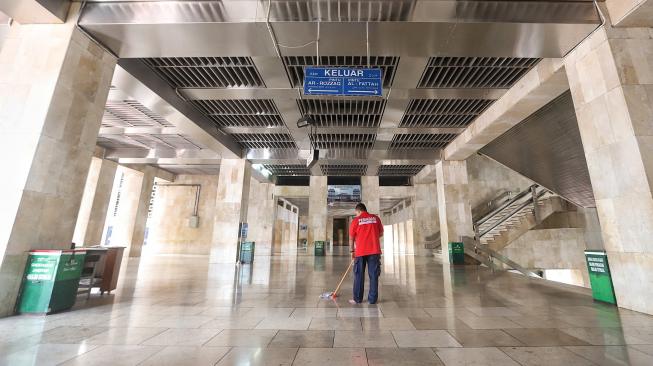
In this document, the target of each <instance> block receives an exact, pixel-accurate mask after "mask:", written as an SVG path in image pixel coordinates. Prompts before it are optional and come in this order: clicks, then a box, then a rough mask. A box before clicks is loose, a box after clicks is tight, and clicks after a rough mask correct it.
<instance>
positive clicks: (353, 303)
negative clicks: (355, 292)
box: [349, 299, 360, 305]
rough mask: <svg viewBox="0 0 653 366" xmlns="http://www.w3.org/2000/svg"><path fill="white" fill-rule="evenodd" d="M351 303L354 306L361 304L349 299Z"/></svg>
mask: <svg viewBox="0 0 653 366" xmlns="http://www.w3.org/2000/svg"><path fill="white" fill-rule="evenodd" d="M349 303H350V304H352V305H358V304H360V302H356V300H354V299H349Z"/></svg>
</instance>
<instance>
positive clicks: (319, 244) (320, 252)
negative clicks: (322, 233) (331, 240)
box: [314, 241, 326, 257]
mask: <svg viewBox="0 0 653 366" xmlns="http://www.w3.org/2000/svg"><path fill="white" fill-rule="evenodd" d="M325 245H326V242H324V241H316V242H315V252H314V254H315V256H320V257H322V256H324V255H325V254H326V253H325V249H324V248H325Z"/></svg>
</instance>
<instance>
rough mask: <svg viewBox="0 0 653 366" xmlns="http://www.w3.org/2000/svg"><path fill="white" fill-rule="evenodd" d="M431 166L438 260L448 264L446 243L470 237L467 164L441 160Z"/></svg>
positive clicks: (470, 213)
mask: <svg viewBox="0 0 653 366" xmlns="http://www.w3.org/2000/svg"><path fill="white" fill-rule="evenodd" d="M435 169H436V176H437V181H436V182H437V189H438V215H439V219H440V241H441V243H442V253H443V255H442V261H443V262H446V263H448V261H449V256H448V255H446V253H447V251H448V248H449V243H450V242H457V241H462V237H463V236H468V237H474V227H473V223H472V209H471V206H470V203H469V188H468V177H467V163H466V162H465V161H450V160H443V161H440V162H438V163H437V164H436V165H435Z"/></svg>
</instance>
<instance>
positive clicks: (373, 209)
mask: <svg viewBox="0 0 653 366" xmlns="http://www.w3.org/2000/svg"><path fill="white" fill-rule="evenodd" d="M361 186H362V187H361V191H362V192H361V194H362V196H363V197H361V198H362V200H363V203H364V204H365V206H367V211H368V212H369V213H373V214H375V215H381V203H380V200H379V198H380V197H379V177H378V176H365V177H361Z"/></svg>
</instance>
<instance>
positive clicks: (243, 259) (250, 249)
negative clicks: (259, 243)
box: [240, 241, 256, 263]
mask: <svg viewBox="0 0 653 366" xmlns="http://www.w3.org/2000/svg"><path fill="white" fill-rule="evenodd" d="M255 247H256V244H255V243H254V242H253V241H244V242H242V243H240V263H252V262H254V248H255Z"/></svg>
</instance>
